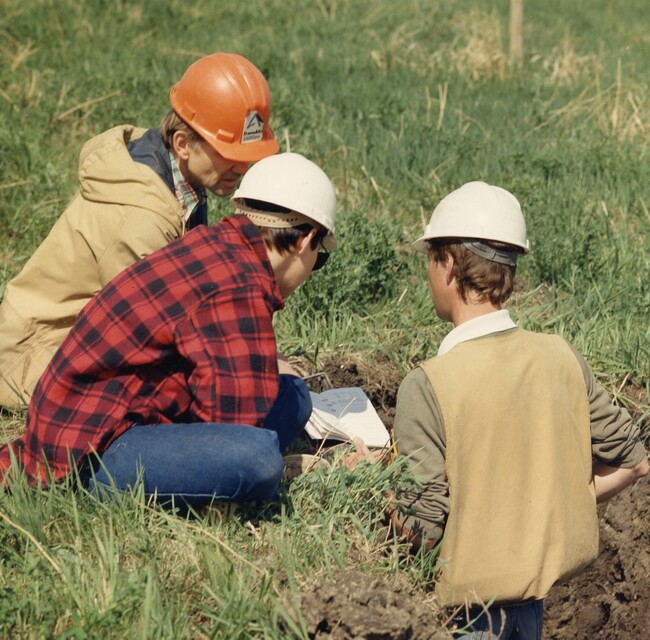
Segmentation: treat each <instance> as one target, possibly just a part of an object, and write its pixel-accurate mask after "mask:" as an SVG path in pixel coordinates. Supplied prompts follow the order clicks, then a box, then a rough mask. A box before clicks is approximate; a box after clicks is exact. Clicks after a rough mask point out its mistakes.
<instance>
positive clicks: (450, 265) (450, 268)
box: [445, 253, 454, 285]
mask: <svg viewBox="0 0 650 640" xmlns="http://www.w3.org/2000/svg"><path fill="white" fill-rule="evenodd" d="M445 257H446V258H447V259H446V260H445V277H446V282H447V285H450V284H451V283H452V282H453V280H454V256H452V255H451V253H447V254H445Z"/></svg>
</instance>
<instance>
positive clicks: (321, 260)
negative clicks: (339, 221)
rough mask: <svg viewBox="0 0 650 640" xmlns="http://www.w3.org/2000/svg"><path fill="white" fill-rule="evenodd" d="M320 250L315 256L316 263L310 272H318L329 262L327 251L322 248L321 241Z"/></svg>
mask: <svg viewBox="0 0 650 640" xmlns="http://www.w3.org/2000/svg"><path fill="white" fill-rule="evenodd" d="M320 248H321V250H320V251H319V252H318V254H317V255H316V262H315V264H314V268H313V269H312V271H318V270H319V269H322V268H323V267H324V266H325V265H326V264H327V261H328V260H329V257H330V254H329V251H328V250H327V249H326V248H325V247H324V246H323V243H322V240H321V245H320Z"/></svg>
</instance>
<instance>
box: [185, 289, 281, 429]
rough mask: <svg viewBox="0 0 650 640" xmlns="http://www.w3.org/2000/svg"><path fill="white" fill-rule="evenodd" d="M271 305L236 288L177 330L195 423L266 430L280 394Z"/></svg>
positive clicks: (213, 300)
mask: <svg viewBox="0 0 650 640" xmlns="http://www.w3.org/2000/svg"><path fill="white" fill-rule="evenodd" d="M272 317H273V311H272V308H271V303H270V301H269V300H268V299H267V297H266V296H265V295H264V293H263V292H262V291H261V290H260V291H255V292H251V291H250V289H237V290H234V291H232V292H231V293H229V294H227V295H224V294H223V293H221V294H220V295H219V296H216V297H214V298H211V299H209V300H207V301H206V303H205V304H203V305H201V306H200V307H199V308H197V309H196V310H195V311H194V312H193V313H192V314H191V315H190V316H189V317H188V319H187V320H186V321H185V322H183V323H181V324H179V325H178V327H177V332H178V335H177V336H176V344H177V345H178V346H177V348H178V350H179V352H180V355H181V356H182V357H183V358H185V359H187V361H189V362H190V363H191V367H192V368H191V373H190V374H189V376H188V387H189V389H190V393H191V394H192V396H193V401H192V414H193V419H194V420H197V421H203V422H225V423H230V424H245V425H251V426H262V424H263V422H264V418H265V417H266V415H267V414H268V412H269V410H270V409H271V406H272V405H273V402H274V401H275V398H276V396H277V394H278V384H279V381H278V365H277V351H276V343H275V333H274V331H273V325H272Z"/></svg>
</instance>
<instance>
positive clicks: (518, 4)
mask: <svg viewBox="0 0 650 640" xmlns="http://www.w3.org/2000/svg"><path fill="white" fill-rule="evenodd" d="M523 59H524V0H510V61H511V62H513V63H515V64H521V63H522V61H523Z"/></svg>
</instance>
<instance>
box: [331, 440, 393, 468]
mask: <svg viewBox="0 0 650 640" xmlns="http://www.w3.org/2000/svg"><path fill="white" fill-rule="evenodd" d="M352 442H353V444H354V446H355V448H356V451H353V452H352V453H348V454H346V455H344V456H343V457H342V458H341V463H342V464H343V466H345V467H347V468H348V469H354V467H356V466H357V465H358V464H359V463H360V462H362V461H364V460H365V461H366V462H370V463H375V462H378V461H379V460H381V459H382V458H383V457H384V455H385V453H386V452H385V451H384V450H383V449H375V450H373V451H370V449H368V447H367V446H366V443H365V442H364V441H363V440H362V439H361V438H359V437H355V438H353V439H352Z"/></svg>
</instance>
